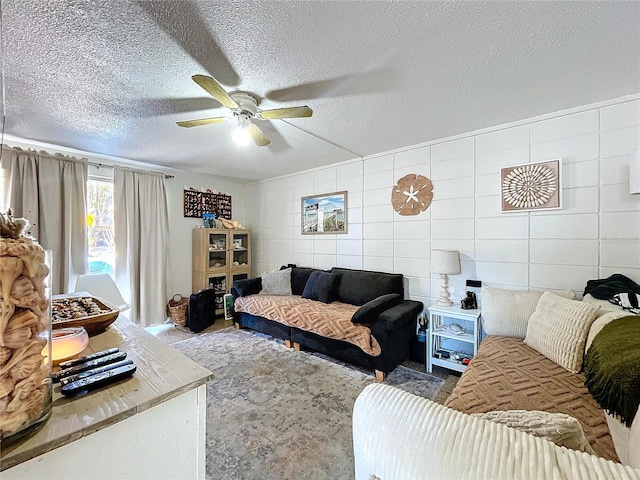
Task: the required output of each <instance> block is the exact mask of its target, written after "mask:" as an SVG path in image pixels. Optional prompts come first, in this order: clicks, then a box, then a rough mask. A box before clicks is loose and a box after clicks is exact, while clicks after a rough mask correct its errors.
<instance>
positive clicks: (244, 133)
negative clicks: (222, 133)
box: [231, 125, 251, 147]
mask: <svg viewBox="0 0 640 480" xmlns="http://www.w3.org/2000/svg"><path fill="white" fill-rule="evenodd" d="M231 138H232V139H233V141H234V142H235V144H236V145H238V146H239V147H244V146H246V145H248V144H249V142H251V135H250V134H249V131H248V130H247V127H246V126H245V125H238V126H237V127H236V128H234V129H233V133H232V134H231Z"/></svg>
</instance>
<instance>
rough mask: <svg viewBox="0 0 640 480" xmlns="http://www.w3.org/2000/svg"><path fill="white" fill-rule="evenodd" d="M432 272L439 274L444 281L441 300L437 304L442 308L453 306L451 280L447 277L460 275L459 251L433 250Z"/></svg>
mask: <svg viewBox="0 0 640 480" xmlns="http://www.w3.org/2000/svg"><path fill="white" fill-rule="evenodd" d="M431 271H432V272H433V273H439V274H440V278H441V279H442V284H441V285H440V286H441V290H440V294H439V295H440V298H438V300H437V301H436V304H438V305H440V306H442V307H450V306H451V305H453V302H452V301H451V298H450V294H449V278H448V276H447V275H454V274H456V273H460V254H459V253H458V251H457V250H431Z"/></svg>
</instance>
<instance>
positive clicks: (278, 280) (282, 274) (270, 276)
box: [260, 268, 291, 295]
mask: <svg viewBox="0 0 640 480" xmlns="http://www.w3.org/2000/svg"><path fill="white" fill-rule="evenodd" d="M260 293H261V294H263V295H291V268H285V269H284V270H277V271H275V272H272V273H263V274H262V290H260Z"/></svg>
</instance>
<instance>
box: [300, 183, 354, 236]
mask: <svg viewBox="0 0 640 480" xmlns="http://www.w3.org/2000/svg"><path fill="white" fill-rule="evenodd" d="M301 215H302V219H301V227H302V234H303V235H317V234H334V233H347V192H346V191H344V192H334V193H323V194H322V195H311V196H309V197H302V205H301Z"/></svg>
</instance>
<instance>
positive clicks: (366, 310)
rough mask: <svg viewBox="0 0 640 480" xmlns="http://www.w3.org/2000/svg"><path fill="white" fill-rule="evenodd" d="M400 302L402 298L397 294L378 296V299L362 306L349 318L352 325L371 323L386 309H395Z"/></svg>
mask: <svg viewBox="0 0 640 480" xmlns="http://www.w3.org/2000/svg"><path fill="white" fill-rule="evenodd" d="M400 302H402V297H401V296H400V295H398V294H397V293H388V294H386V295H380V296H379V297H378V298H374V299H373V300H371V301H369V302H367V303H365V304H364V305H362V306H361V307H360V308H359V309H358V310H357V311H356V313H354V314H353V317H351V321H352V322H353V323H373V322H375V321H376V320H377V319H378V316H379V315H380V314H381V313H382V312H384V311H385V310H387V309H388V308H391V307H395V306H396V305H398V304H399V303H400Z"/></svg>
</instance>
